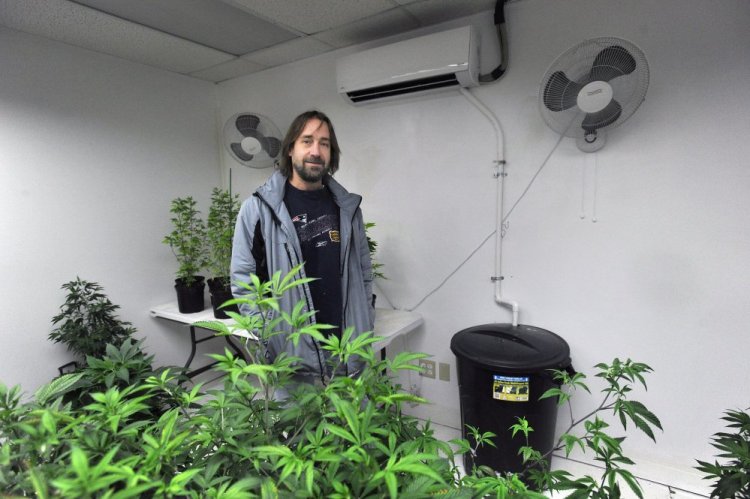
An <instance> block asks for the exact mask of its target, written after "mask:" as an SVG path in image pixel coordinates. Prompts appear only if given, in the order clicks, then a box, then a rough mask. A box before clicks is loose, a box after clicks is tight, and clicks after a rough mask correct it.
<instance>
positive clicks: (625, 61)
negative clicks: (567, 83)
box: [590, 45, 636, 81]
mask: <svg viewBox="0 0 750 499" xmlns="http://www.w3.org/2000/svg"><path fill="white" fill-rule="evenodd" d="M635 66H636V64H635V59H634V58H633V56H632V55H630V52H628V51H627V50H625V49H624V48H622V47H620V46H619V45H612V46H611V47H607V48H606V49H603V50H602V51H601V52H599V53H598V54H597V55H596V58H595V59H594V65H593V66H592V67H591V73H590V77H591V81H609V80H611V79H612V78H616V77H618V76H622V75H626V74H630V73H632V72H633V71H634V70H635Z"/></svg>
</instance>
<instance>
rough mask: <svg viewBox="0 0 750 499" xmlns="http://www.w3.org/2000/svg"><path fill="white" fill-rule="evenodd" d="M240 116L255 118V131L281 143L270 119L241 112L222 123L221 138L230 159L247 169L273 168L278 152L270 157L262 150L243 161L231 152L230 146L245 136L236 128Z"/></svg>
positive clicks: (277, 130) (238, 142)
mask: <svg viewBox="0 0 750 499" xmlns="http://www.w3.org/2000/svg"><path fill="white" fill-rule="evenodd" d="M241 116H255V117H257V118H258V124H257V127H256V130H257V131H258V132H260V134H261V135H263V136H264V137H273V138H274V139H276V140H278V141H279V142H280V141H281V132H280V131H279V129H278V127H277V126H276V125H275V124H274V122H273V121H272V120H271V119H270V118H268V117H267V116H264V115H262V114H258V113H254V112H242V113H237V114H234V115H233V116H231V117H230V118H229V119H228V120H227V121H226V122H225V123H224V130H223V134H222V136H223V141H224V146H225V148H226V150H227V151H228V152H229V154H230V156H232V159H234V160H235V161H237V162H238V163H240V164H241V165H244V166H247V167H249V168H259V169H260V168H269V167H271V166H274V165H275V164H276V161H277V159H278V157H279V154H278V152H277V154H276V155H274V156H270V155H269V154H268V153H267V152H266V151H265V150H263V151H261V152H259V153H256V154H254V155H253V156H252V159H250V160H244V159H242V158H240V157H238V155H237V154H236V153H235V152H234V151H233V150H232V144H235V147H236V144H240V143H241V142H242V139H243V138H245V135H243V134H242V133H241V132H240V130H239V129H238V128H237V119H238V118H239V117H241Z"/></svg>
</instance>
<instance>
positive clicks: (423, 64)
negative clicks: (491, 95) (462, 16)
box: [336, 26, 479, 104]
mask: <svg viewBox="0 0 750 499" xmlns="http://www.w3.org/2000/svg"><path fill="white" fill-rule="evenodd" d="M478 78H479V38H478V35H477V32H476V29H475V28H474V27H473V26H464V27H461V28H455V29H451V30H448V31H442V32H439V33H433V34H430V35H425V36H420V37H417V38H412V39H409V40H405V41H401V42H397V43H393V44H390V45H384V46H381V47H375V48H372V49H367V50H363V51H361V52H357V53H354V54H350V55H347V56H345V57H342V58H341V59H339V60H338V61H337V63H336V84H337V86H338V91H339V93H340V94H341V95H343V96H344V97H346V99H347V100H349V101H350V102H352V103H353V104H365V103H370V102H376V101H382V100H385V99H393V98H396V97H400V96H404V95H409V94H413V93H416V92H426V91H435V90H438V89H445V88H451V87H474V86H477V85H479V80H478Z"/></svg>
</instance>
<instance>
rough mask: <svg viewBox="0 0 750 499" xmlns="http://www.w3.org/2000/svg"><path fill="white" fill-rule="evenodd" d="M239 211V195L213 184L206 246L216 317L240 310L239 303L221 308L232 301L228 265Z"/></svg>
mask: <svg viewBox="0 0 750 499" xmlns="http://www.w3.org/2000/svg"><path fill="white" fill-rule="evenodd" d="M239 211H240V201H239V196H237V194H235V195H232V193H231V192H230V191H228V190H224V189H220V188H218V187H214V190H213V191H212V192H211V206H210V208H209V210H208V220H207V223H206V246H207V253H208V264H207V268H208V271H209V273H210V274H211V276H212V277H211V278H210V279H208V289H209V292H210V294H211V305H212V306H213V308H214V317H216V318H217V319H226V318H227V317H228V316H227V314H226V312H225V310H227V309H228V310H232V311H234V312H237V311H238V309H237V306H236V305H232V306H229V307H224V308H219V307H221V305H222V304H223V303H224V302H226V301H227V300H231V299H232V298H233V296H232V290H231V288H230V280H229V266H230V263H231V260H232V241H233V239H234V225H235V222H236V220H237V214H238V213H239Z"/></svg>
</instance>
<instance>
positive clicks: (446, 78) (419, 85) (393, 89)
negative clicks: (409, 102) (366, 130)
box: [346, 73, 459, 102]
mask: <svg viewBox="0 0 750 499" xmlns="http://www.w3.org/2000/svg"><path fill="white" fill-rule="evenodd" d="M458 84H459V83H458V78H456V75H455V74H453V73H451V74H446V75H438V76H433V77H431V78H422V79H421V80H414V81H403V82H400V83H394V84H392V85H383V86H380V87H376V88H368V89H365V90H355V91H353V92H347V94H346V95H347V96H348V97H349V99H350V100H351V101H352V102H366V101H369V100H375V99H384V98H386V97H393V96H396V95H404V94H410V93H413V92H421V91H424V90H432V89H436V88H443V87H454V86H456V85H458Z"/></svg>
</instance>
